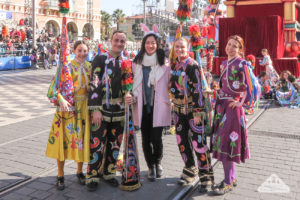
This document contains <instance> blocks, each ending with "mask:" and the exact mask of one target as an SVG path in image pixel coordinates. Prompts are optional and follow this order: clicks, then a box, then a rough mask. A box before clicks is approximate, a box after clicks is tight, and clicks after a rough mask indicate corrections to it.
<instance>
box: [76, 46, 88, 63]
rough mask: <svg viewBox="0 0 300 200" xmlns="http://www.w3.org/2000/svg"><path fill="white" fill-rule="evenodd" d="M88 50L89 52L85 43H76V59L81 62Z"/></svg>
mask: <svg viewBox="0 0 300 200" xmlns="http://www.w3.org/2000/svg"><path fill="white" fill-rule="evenodd" d="M88 52H89V49H88V47H87V46H86V45H85V44H80V45H78V46H77V48H76V49H75V50H74V53H75V56H76V59H77V60H78V61H79V62H83V61H85V60H86V57H87V55H88Z"/></svg>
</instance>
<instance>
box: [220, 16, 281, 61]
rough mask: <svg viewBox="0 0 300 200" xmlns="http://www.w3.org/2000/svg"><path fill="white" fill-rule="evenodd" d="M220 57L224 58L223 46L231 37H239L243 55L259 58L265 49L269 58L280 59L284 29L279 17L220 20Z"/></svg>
mask: <svg viewBox="0 0 300 200" xmlns="http://www.w3.org/2000/svg"><path fill="white" fill-rule="evenodd" d="M219 30H220V34H219V42H220V46H219V49H220V57H221V56H226V54H225V46H226V44H227V39H228V37H229V36H231V35H236V34H237V35H240V36H241V37H242V38H243V39H244V42H245V48H246V52H245V55H249V54H253V55H255V56H256V57H261V56H262V55H261V49H263V48H266V49H268V51H269V54H270V56H271V58H282V57H283V54H284V27H283V21H282V19H281V17H279V16H268V17H242V18H237V17H236V18H221V19H220V29H219Z"/></svg>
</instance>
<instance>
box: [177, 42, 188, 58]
mask: <svg viewBox="0 0 300 200" xmlns="http://www.w3.org/2000/svg"><path fill="white" fill-rule="evenodd" d="M174 50H175V53H176V55H177V56H178V58H179V59H180V58H184V57H186V56H187V55H188V48H187V43H186V41H184V40H177V41H176V42H175V47H174Z"/></svg>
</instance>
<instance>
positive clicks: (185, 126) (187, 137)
mask: <svg viewBox="0 0 300 200" xmlns="http://www.w3.org/2000/svg"><path fill="white" fill-rule="evenodd" d="M174 123H175V127H176V138H177V144H178V148H179V152H180V154H181V157H182V159H183V161H184V163H185V168H184V169H183V173H182V177H183V178H185V179H190V178H193V177H195V176H196V175H197V172H198V175H199V178H200V181H201V187H206V185H207V183H208V182H209V181H212V182H214V176H213V169H212V166H211V157H210V154H209V148H208V146H207V142H206V134H205V126H204V125H200V126H196V125H195V124H194V117H193V113H189V114H187V115H185V114H182V113H174ZM193 151H194V152H195V154H196V157H197V165H196V164H195V160H194V156H193ZM196 166H197V168H198V170H197V168H196Z"/></svg>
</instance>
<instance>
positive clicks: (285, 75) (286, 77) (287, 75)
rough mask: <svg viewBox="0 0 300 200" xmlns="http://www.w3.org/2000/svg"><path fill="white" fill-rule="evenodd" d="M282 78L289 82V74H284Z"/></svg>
mask: <svg viewBox="0 0 300 200" xmlns="http://www.w3.org/2000/svg"><path fill="white" fill-rule="evenodd" d="M282 77H283V79H284V80H288V78H289V74H288V73H287V72H284V73H283V75H282Z"/></svg>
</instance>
